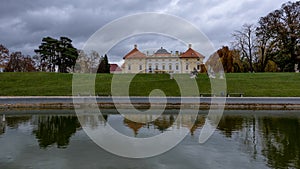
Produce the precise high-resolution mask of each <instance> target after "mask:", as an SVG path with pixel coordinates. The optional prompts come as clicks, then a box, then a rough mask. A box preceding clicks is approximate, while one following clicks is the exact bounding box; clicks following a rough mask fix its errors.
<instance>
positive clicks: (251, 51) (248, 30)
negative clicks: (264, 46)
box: [232, 24, 256, 72]
mask: <svg viewBox="0 0 300 169" xmlns="http://www.w3.org/2000/svg"><path fill="white" fill-rule="evenodd" d="M232 36H233V37H234V42H233V45H234V48H236V49H237V50H239V51H240V52H241V55H242V60H243V59H246V60H247V62H248V64H249V71H250V72H254V68H253V67H254V66H253V62H254V60H256V44H255V39H256V37H255V28H254V26H253V24H244V25H243V26H242V29H241V30H236V31H234V33H233V34H232Z"/></svg>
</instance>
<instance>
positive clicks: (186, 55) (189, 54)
mask: <svg viewBox="0 0 300 169" xmlns="http://www.w3.org/2000/svg"><path fill="white" fill-rule="evenodd" d="M180 58H204V56H203V55H201V54H200V53H199V52H197V51H195V50H194V49H192V48H189V49H188V50H187V51H185V52H184V53H182V54H181V55H180Z"/></svg>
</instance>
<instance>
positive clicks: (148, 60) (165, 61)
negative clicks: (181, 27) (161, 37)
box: [122, 45, 204, 73]
mask: <svg viewBox="0 0 300 169" xmlns="http://www.w3.org/2000/svg"><path fill="white" fill-rule="evenodd" d="M146 53H147V54H144V53H142V52H140V51H139V50H138V49H137V45H134V49H133V50H132V51H130V52H129V53H128V54H126V55H125V56H124V58H123V59H124V64H123V65H122V70H123V73H190V72H191V71H194V70H195V69H196V70H197V71H200V68H201V64H203V59H204V56H202V55H201V54H200V53H198V52H196V51H194V50H193V49H192V48H191V45H189V48H188V50H187V51H186V52H183V53H179V52H178V51H176V52H175V53H169V52H168V51H167V50H166V49H164V48H162V47H161V48H160V49H158V50H157V51H156V52H155V53H153V54H150V55H149V54H148V52H146Z"/></svg>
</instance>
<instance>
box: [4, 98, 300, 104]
mask: <svg viewBox="0 0 300 169" xmlns="http://www.w3.org/2000/svg"><path fill="white" fill-rule="evenodd" d="M76 98H77V99H78V100H77V101H80V102H84V101H87V100H88V101H90V100H93V99H95V98H94V97H76ZM114 99H115V101H117V102H119V103H128V99H127V98H126V97H116V98H114ZM181 99H182V100H181ZM211 99H216V100H219V101H224V99H226V103H227V104H300V97H227V98H218V97H212V98H210V97H196V98H195V97H184V98H180V97H168V98H167V102H168V103H170V104H178V103H181V101H182V102H183V103H197V102H199V101H200V103H208V104H209V103H211ZM96 100H97V102H98V103H113V99H112V98H111V97H96ZM150 100H151V102H153V103H162V102H164V100H165V98H160V97H155V98H151V99H150ZM130 101H131V103H149V98H148V97H130ZM72 102H73V98H72V97H69V96H50V97H45V96H33V97H27V96H26V97H0V104H2V105H3V104H39V103H72Z"/></svg>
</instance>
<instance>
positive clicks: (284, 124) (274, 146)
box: [259, 117, 300, 168]
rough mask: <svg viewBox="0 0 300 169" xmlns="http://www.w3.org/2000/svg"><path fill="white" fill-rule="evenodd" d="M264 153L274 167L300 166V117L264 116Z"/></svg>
mask: <svg viewBox="0 0 300 169" xmlns="http://www.w3.org/2000/svg"><path fill="white" fill-rule="evenodd" d="M259 123H260V125H261V130H262V139H263V140H264V141H263V144H262V153H263V155H264V156H266V157H267V159H268V164H269V165H270V166H272V167H273V168H285V167H286V166H290V167H293V168H300V160H299V159H300V119H299V118H298V119H295V118H278V117H268V118H267V117H264V118H262V119H260V121H259Z"/></svg>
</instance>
